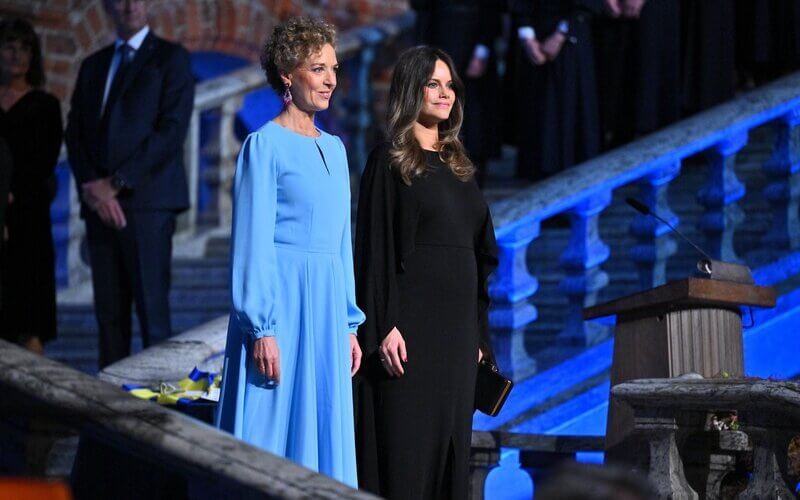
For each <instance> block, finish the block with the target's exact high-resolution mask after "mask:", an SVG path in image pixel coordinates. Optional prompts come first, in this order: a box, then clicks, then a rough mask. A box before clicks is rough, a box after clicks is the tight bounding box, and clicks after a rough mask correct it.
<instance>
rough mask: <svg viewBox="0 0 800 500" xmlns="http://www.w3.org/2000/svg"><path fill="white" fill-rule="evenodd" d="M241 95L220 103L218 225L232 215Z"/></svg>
mask: <svg viewBox="0 0 800 500" xmlns="http://www.w3.org/2000/svg"><path fill="white" fill-rule="evenodd" d="M243 100H244V96H243V95H238V96H234V97H231V98H229V99H226V100H225V102H224V103H223V104H222V109H221V111H222V116H221V117H220V124H219V192H218V193H217V196H218V198H217V200H218V202H217V210H218V211H219V212H218V213H219V225H220V226H230V224H231V219H232V217H233V212H232V210H233V193H232V189H233V175H234V173H235V172H236V156H237V155H238V154H239V148H240V147H241V143H240V142H239V139H238V138H237V137H236V134H235V133H234V128H233V126H234V123H235V120H236V113H237V112H238V111H239V109H241V107H242V101H243Z"/></svg>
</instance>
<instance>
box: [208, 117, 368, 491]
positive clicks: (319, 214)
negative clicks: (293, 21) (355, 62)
mask: <svg viewBox="0 0 800 500" xmlns="http://www.w3.org/2000/svg"><path fill="white" fill-rule="evenodd" d="M231 231H232V232H231V258H232V264H231V268H232V277H231V288H232V299H233V309H232V311H231V317H230V323H229V326H228V339H227V345H226V349H225V364H224V368H223V379H222V391H221V392H222V394H221V398H220V403H219V408H218V413H217V424H218V426H219V427H220V428H221V429H223V430H227V431H229V432H232V433H233V434H234V435H235V436H236V437H238V438H240V439H242V440H244V441H246V442H248V443H251V444H253V445H255V446H258V447H260V448H263V449H264V450H267V451H269V452H271V453H274V454H276V455H282V456H284V457H286V458H288V459H290V460H293V461H295V462H297V463H299V464H301V465H304V466H305V467H308V468H310V469H314V470H317V471H319V472H321V473H323V474H327V475H329V476H331V477H333V478H335V479H337V480H339V481H342V482H344V483H346V484H349V485H350V486H353V487H357V478H356V462H355V444H354V439H355V437H354V430H353V403H352V386H351V381H350V342H349V335H350V333H351V332H355V331H356V329H357V327H358V325H360V324H361V323H362V322H363V321H364V314H363V313H362V312H361V310H359V309H358V306H356V302H355V285H354V280H353V258H352V247H351V240H350V179H349V173H348V168H347V157H346V154H345V150H344V145H343V144H342V141H341V140H340V139H339V138H338V137H336V136H333V135H330V134H326V133H325V132H321V135H320V136H319V137H317V138H312V137H307V136H304V135H301V134H298V133H295V132H292V131H291V130H289V129H287V128H284V127H281V126H280V125H278V124H276V123H274V122H268V123H267V124H266V125H264V126H263V127H262V128H261V129H259V130H258V131H256V132H253V133H252V134H250V135H249V136H248V137H247V139H246V140H245V142H244V144H243V145H242V149H241V152H240V153H239V160H238V163H237V167H236V176H235V179H234V209H233V226H232V230H231ZM264 336H275V338H276V339H277V342H278V347H279V348H280V363H281V380H280V384H279V385H275V384H272V383H270V382H269V381H268V380H267V379H266V377H265V376H263V375H262V374H261V373H260V372H259V371H258V369H257V368H256V367H255V365H254V363H253V360H252V353H251V349H252V345H253V342H254V340H255V339H257V338H260V337H264Z"/></svg>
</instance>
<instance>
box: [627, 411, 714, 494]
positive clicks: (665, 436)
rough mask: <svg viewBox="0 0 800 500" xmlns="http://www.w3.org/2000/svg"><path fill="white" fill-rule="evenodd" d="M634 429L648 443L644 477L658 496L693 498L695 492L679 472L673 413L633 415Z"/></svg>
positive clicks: (680, 461) (680, 460)
mask: <svg viewBox="0 0 800 500" xmlns="http://www.w3.org/2000/svg"><path fill="white" fill-rule="evenodd" d="M636 430H637V432H638V433H639V435H640V436H642V437H643V438H644V439H646V440H647V442H648V444H649V447H650V472H649V474H648V479H649V480H650V482H651V483H652V485H653V487H654V488H655V490H656V494H657V495H658V498H660V499H675V500H696V499H698V498H699V497H698V495H697V492H695V491H694V490H693V489H692V487H691V486H689V482H688V481H687V480H686V476H685V475H684V472H683V461H682V459H681V456H680V454H679V453H678V446H677V444H676V441H675V434H676V432H677V430H678V426H677V424H676V423H675V418H674V417H667V416H658V417H636Z"/></svg>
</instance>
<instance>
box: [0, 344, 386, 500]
mask: <svg viewBox="0 0 800 500" xmlns="http://www.w3.org/2000/svg"><path fill="white" fill-rule="evenodd" d="M0 390H2V391H3V394H4V397H3V398H2V399H0V415H2V418H9V417H10V418H25V417H32V416H33V417H36V418H39V419H43V418H45V419H49V420H52V421H54V422H59V423H60V424H63V425H67V426H69V427H72V428H74V429H76V430H80V431H84V432H90V433H92V434H93V435H96V436H103V437H104V438H105V437H107V438H108V439H113V441H114V444H115V445H117V446H118V447H120V448H121V449H123V450H136V452H137V453H145V454H146V455H147V458H150V459H151V460H157V461H158V462H157V463H159V464H161V465H162V466H163V467H164V468H165V469H170V470H173V471H175V472H177V473H179V474H182V475H184V476H191V477H202V478H205V479H206V480H212V481H213V482H214V483H215V484H216V485H217V488H219V490H220V491H226V492H227V493H226V496H229V497H231V498H251V497H252V498H255V497H259V498H263V497H267V498H287V499H289V498H291V499H294V498H298V499H299V498H330V499H333V498H347V499H363V500H367V499H373V498H377V497H374V496H372V495H369V494H366V493H363V492H359V491H356V490H353V489H351V488H349V487H347V486H346V485H344V484H341V483H338V482H336V481H334V480H332V479H330V478H328V477H325V476H323V475H321V474H318V473H316V472H314V471H311V470H309V469H306V468H303V467H301V466H299V465H296V464H294V463H292V462H289V461H288V460H285V459H282V458H279V457H277V456H274V455H271V454H269V453H265V452H263V451H261V450H259V449H257V448H255V447H253V446H250V445H248V444H246V443H244V442H242V441H239V440H237V439H236V438H234V437H233V436H231V435H229V434H227V433H223V432H221V431H219V430H217V429H214V428H213V427H210V426H208V425H205V424H202V423H199V422H197V421H196V420H193V419H191V418H189V417H186V416H184V415H181V414H179V413H178V412H175V411H170V410H168V409H166V408H162V407H160V406H159V405H157V404H155V403H152V402H149V401H143V400H140V399H136V398H134V397H133V396H131V395H129V394H127V393H126V392H124V391H123V390H121V389H119V388H118V387H115V386H114V385H112V384H109V383H107V382H104V381H102V380H98V379H96V378H94V377H91V376H89V375H86V374H84V373H81V372H78V371H76V370H73V369H71V368H69V367H67V366H65V365H62V364H60V363H56V362H54V361H51V360H48V359H45V358H42V357H40V356H36V355H34V354H32V353H30V352H28V351H25V350H23V349H21V348H19V347H17V346H15V345H13V344H10V343H8V342H5V341H0Z"/></svg>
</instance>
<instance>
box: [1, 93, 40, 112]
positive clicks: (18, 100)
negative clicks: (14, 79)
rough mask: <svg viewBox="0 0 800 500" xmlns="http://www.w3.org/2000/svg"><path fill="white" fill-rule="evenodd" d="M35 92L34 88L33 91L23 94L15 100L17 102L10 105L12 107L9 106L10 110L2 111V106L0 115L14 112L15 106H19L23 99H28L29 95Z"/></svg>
mask: <svg viewBox="0 0 800 500" xmlns="http://www.w3.org/2000/svg"><path fill="white" fill-rule="evenodd" d="M37 91H38V89H35V88H34V89H30V90H29V91H27V92H25V93H24V94H22V97H20V98H19V99H17V102H15V103H14V104H12V105H11V107H10V108H8V109H3V107H2V106H0V113H5V114H9V113H11V112H12V111H14V109H15V108H16V107H17V106H19V104H20V103H21V102H22V101H24V100H25V99H27V98H28V97H29V96H30V95H31V94H34V93H36V92H37Z"/></svg>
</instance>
